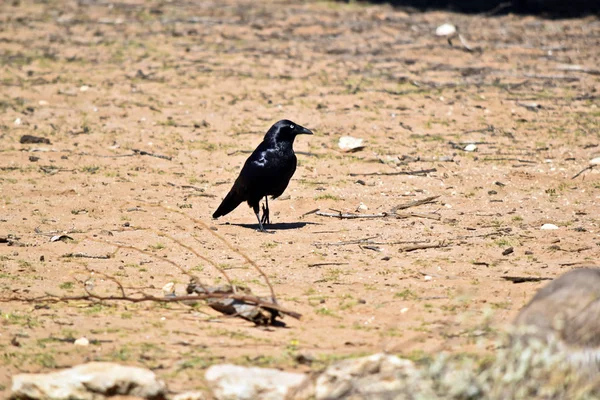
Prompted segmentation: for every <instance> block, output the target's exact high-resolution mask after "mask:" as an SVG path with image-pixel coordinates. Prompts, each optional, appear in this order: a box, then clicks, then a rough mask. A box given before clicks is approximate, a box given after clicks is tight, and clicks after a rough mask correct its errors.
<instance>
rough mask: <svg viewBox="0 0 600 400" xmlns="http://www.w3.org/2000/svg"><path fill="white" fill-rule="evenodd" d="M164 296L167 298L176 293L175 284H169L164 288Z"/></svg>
mask: <svg viewBox="0 0 600 400" xmlns="http://www.w3.org/2000/svg"><path fill="white" fill-rule="evenodd" d="M162 291H163V294H164V295H165V296H167V295H170V294H173V293H175V283H174V282H169V283H167V284H166V285H165V286H163V287H162Z"/></svg>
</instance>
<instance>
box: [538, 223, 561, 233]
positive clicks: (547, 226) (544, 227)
mask: <svg viewBox="0 0 600 400" xmlns="http://www.w3.org/2000/svg"><path fill="white" fill-rule="evenodd" d="M541 229H542V230H544V231H548V230H552V229H558V226H556V225H554V224H544V225H542V227H541Z"/></svg>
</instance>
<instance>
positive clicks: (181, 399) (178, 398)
mask: <svg viewBox="0 0 600 400" xmlns="http://www.w3.org/2000/svg"><path fill="white" fill-rule="evenodd" d="M204 399H206V396H204V393H202V392H184V393H179V394H176V395H175V396H173V397H171V400H204Z"/></svg>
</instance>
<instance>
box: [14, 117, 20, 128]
mask: <svg viewBox="0 0 600 400" xmlns="http://www.w3.org/2000/svg"><path fill="white" fill-rule="evenodd" d="M15 125H17V126H19V125H21V118H17V119H15Z"/></svg>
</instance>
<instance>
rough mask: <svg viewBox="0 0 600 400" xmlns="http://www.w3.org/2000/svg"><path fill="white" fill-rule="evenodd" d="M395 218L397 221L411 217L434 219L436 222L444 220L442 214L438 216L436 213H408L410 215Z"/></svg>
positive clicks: (398, 215)
mask: <svg viewBox="0 0 600 400" xmlns="http://www.w3.org/2000/svg"><path fill="white" fill-rule="evenodd" d="M393 216H394V217H395V218H397V219H404V218H410V217H415V218H425V219H433V220H435V221H439V220H441V219H442V216H441V215H440V214H436V213H417V212H412V213H408V214H394V215H393Z"/></svg>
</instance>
